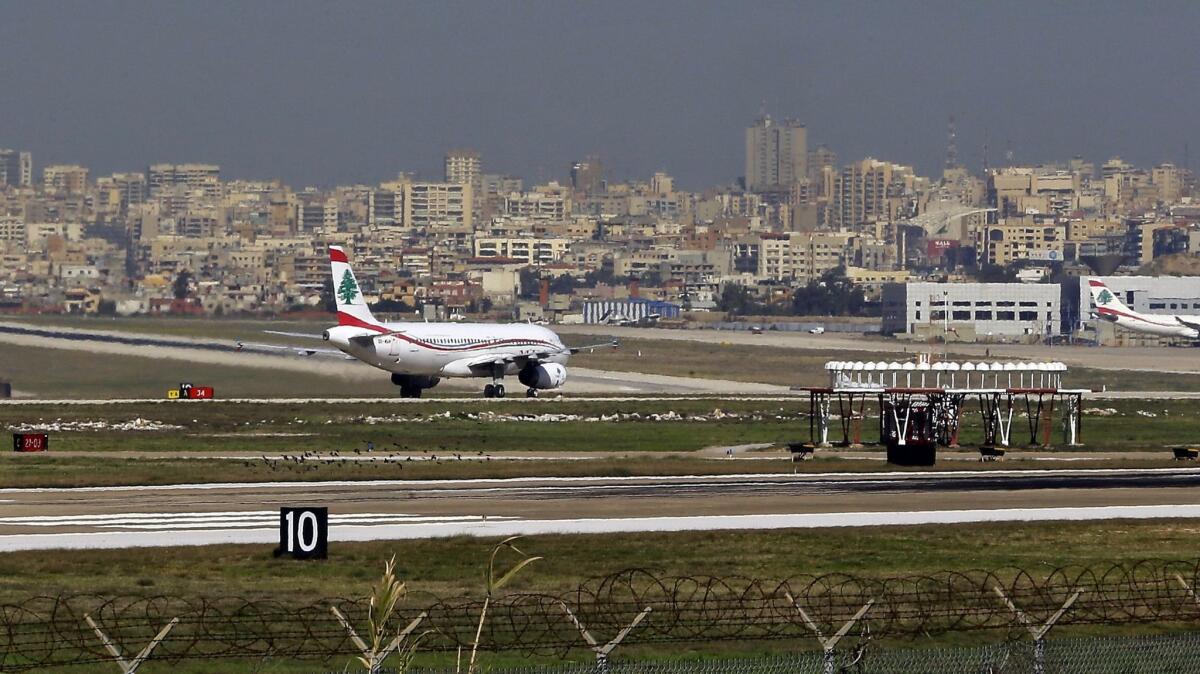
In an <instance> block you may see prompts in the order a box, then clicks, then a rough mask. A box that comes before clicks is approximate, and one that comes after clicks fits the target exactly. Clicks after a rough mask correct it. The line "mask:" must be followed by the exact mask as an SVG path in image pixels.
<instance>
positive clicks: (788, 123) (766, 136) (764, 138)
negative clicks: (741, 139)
mask: <svg viewBox="0 0 1200 674" xmlns="http://www.w3.org/2000/svg"><path fill="white" fill-rule="evenodd" d="M807 177H808V130H807V129H805V128H804V125H803V124H801V123H800V122H797V121H796V120H792V119H785V120H783V122H776V121H775V120H773V119H771V117H770V116H769V115H763V116H762V117H760V118H759V119H758V120H757V121H755V122H754V124H753V125H751V126H749V127H747V128H746V175H745V180H746V189H747V190H749V191H751V192H759V191H766V190H771V189H779V188H781V187H782V188H785V189H786V188H787V187H789V186H790V185H791V184H792V183H794V182H799V181H801V180H805V179H806V178H807Z"/></svg>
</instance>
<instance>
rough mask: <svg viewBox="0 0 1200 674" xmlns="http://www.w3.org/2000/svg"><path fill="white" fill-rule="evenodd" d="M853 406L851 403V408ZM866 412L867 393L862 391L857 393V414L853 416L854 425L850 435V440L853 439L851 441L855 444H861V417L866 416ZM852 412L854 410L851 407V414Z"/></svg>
mask: <svg viewBox="0 0 1200 674" xmlns="http://www.w3.org/2000/svg"><path fill="white" fill-rule="evenodd" d="M853 407H854V405H853V404H851V408H853ZM866 412H867V394H866V393H862V394H859V397H858V414H857V415H855V417H854V427H853V431H852V436H853V437H852V440H853V443H854V444H856V445H861V444H862V427H863V419H865V418H866ZM853 413H854V412H853V409H852V410H851V414H853Z"/></svg>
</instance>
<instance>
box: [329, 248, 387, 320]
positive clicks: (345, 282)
mask: <svg viewBox="0 0 1200 674" xmlns="http://www.w3.org/2000/svg"><path fill="white" fill-rule="evenodd" d="M329 267H330V272H331V273H332V274H333V296H334V299H335V301H336V302H337V315H338V325H353V326H356V327H366V326H378V325H380V323H379V321H377V320H375V317H374V316H373V315H371V309H370V308H368V307H367V302H366V300H364V299H363V296H362V290H361V289H360V288H359V287H358V280H357V279H355V278H354V270H353V269H351V268H350V258H348V257H346V251H345V250H344V249H342V248H341V247H340V246H330V247H329Z"/></svg>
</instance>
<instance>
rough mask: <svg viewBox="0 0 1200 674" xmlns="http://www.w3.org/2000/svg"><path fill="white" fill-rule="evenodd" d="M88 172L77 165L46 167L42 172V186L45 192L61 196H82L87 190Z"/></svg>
mask: <svg viewBox="0 0 1200 674" xmlns="http://www.w3.org/2000/svg"><path fill="white" fill-rule="evenodd" d="M87 177H88V170H87V169H86V168H84V167H83V166H79V165H77V164H57V165H54V166H47V167H46V168H45V169H43V171H42V184H43V185H44V186H45V187H46V189H47V190H53V191H55V192H59V193H61V194H83V192H84V190H86V189H87Z"/></svg>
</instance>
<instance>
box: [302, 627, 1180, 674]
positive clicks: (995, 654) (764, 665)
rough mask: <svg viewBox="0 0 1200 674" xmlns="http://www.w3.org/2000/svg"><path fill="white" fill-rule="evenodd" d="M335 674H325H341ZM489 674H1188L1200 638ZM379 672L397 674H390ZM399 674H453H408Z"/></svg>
mask: <svg viewBox="0 0 1200 674" xmlns="http://www.w3.org/2000/svg"><path fill="white" fill-rule="evenodd" d="M345 671H354V670H352V669H351V670H336V671H330V672H326V673H325V674H343V673H344V672H345ZM487 671H488V673H489V674H1187V673H1193V672H1200V633H1187V634H1173V635H1160V636H1136V637H1097V638H1086V639H1050V640H1047V641H1046V642H1045V651H1044V661H1043V662H1041V663H1038V662H1037V659H1036V658H1035V649H1034V644H1033V643H1032V642H1030V641H1014V642H1006V643H1000V644H991V645H986V646H978V647H960V648H942V649H906V648H895V649H883V648H874V647H867V648H864V649H862V650H861V651H859V650H855V651H853V652H847V653H838V654H835V655H834V657H833V658H832V659H830V660H827V659H826V658H825V656H824V655H823V654H822V653H819V652H810V653H802V654H797V655H789V656H777V657H763V658H741V659H727V660H705V661H676V662H625V661H613V662H608V663H606V664H604V665H598V664H593V663H571V664H562V665H544V666H533V667H518V668H489V669H487ZM380 674H402V673H401V672H399V671H397V670H394V669H384V670H381V672H380ZM403 674H454V670H452V669H411V670H409V671H408V672H405V673H403Z"/></svg>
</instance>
